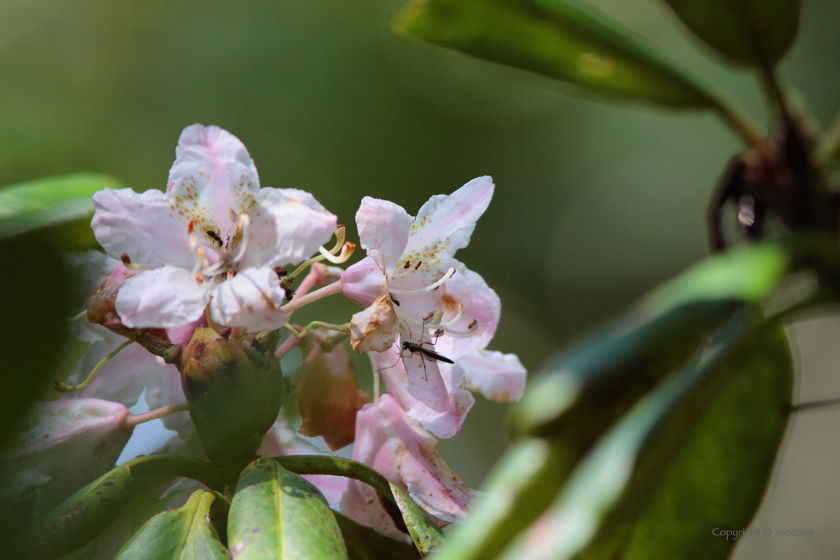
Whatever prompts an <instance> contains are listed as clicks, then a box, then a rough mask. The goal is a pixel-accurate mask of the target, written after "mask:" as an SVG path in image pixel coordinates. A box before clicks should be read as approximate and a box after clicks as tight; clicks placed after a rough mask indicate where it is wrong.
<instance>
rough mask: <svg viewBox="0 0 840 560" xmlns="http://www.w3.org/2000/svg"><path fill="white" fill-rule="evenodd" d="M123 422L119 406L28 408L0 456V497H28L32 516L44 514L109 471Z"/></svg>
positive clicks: (124, 433)
mask: <svg viewBox="0 0 840 560" xmlns="http://www.w3.org/2000/svg"><path fill="white" fill-rule="evenodd" d="M127 416H128V409H126V407H125V406H123V405H121V404H118V403H112V402H108V401H104V400H100V399H69V400H61V401H53V402H46V403H36V404H34V405H33V406H32V409H31V410H30V413H29V415H28V416H26V417H25V418H24V420H23V423H22V425H21V426H20V427H19V430H18V435H17V436H16V437H15V439H14V440H13V441H12V443H11V446H7V447H6V448H5V449H4V450H3V453H2V454H0V463H2V465H3V476H0V493H2V494H3V495H4V496H7V497H8V496H9V495H10V494H15V493H17V494H22V493H24V492H26V493H30V492H31V498H33V503H32V507H33V508H34V509H35V511H34V512H32V513H33V515H38V514H41V513H45V512H46V511H48V510H49V509H50V508H51V507H53V506H55V505H57V504H58V503H60V502H61V501H62V500H64V499H65V498H67V497H68V496H70V495H71V494H72V493H73V492H75V491H76V490H79V489H80V488H82V487H83V486H84V485H85V484H87V483H88V482H90V481H92V480H94V479H95V478H97V477H98V476H100V475H102V474H104V473H105V472H107V471H108V470H110V469H111V468H113V466H114V462H116V460H117V457H119V455H120V452H121V451H122V449H123V447H125V444H126V443H127V442H128V439H129V437H131V433H132V428H130V427H128V426H125V425H124V421H125V419H126V417H127ZM10 473H15V474H10Z"/></svg>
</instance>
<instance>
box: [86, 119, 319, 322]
mask: <svg viewBox="0 0 840 560" xmlns="http://www.w3.org/2000/svg"><path fill="white" fill-rule="evenodd" d="M175 154H176V159H175V163H174V164H173V165H172V169H171V170H170V172H169V182H168V185H167V188H166V192H165V193H164V192H160V191H157V190H149V191H146V192H144V193H142V194H138V193H135V192H134V191H132V190H131V189H121V190H111V189H106V190H104V191H101V192H98V193H96V194H95V195H94V197H93V202H94V207H95V213H94V217H93V221H92V223H91V227H92V228H93V231H94V234H95V235H96V239H97V241H99V243H100V245H102V247H103V248H104V249H105V251H106V252H107V253H108V254H109V255H110V256H112V257H114V258H121V259H122V260H123V261H124V262H126V263H129V262H130V263H131V265H132V266H133V267H135V268H136V267H140V268H142V270H139V271H138V272H137V273H136V274H135V275H134V276H132V277H131V278H128V279H127V280H126V281H125V284H124V285H123V286H122V287H121V289H120V291H119V294H118V295H117V299H116V310H117V313H118V314H119V316H120V319H121V320H122V323H123V324H124V325H125V326H127V327H140V328H144V327H161V328H169V327H177V326H180V325H184V324H186V323H189V322H191V321H195V320H196V319H198V318H199V317H200V316H201V315H202V314H203V313H204V311H205V308H207V307H208V305H209V312H210V315H211V317H212V319H213V320H214V321H215V322H217V323H218V324H221V325H227V326H238V327H246V328H248V329H251V330H271V329H276V328H279V327H281V326H283V325H284V324H285V323H286V322H287V321H288V317H286V315H285V314H284V313H282V312H281V311H279V309H278V307H279V306H280V305H281V304H282V303H283V300H284V296H285V292H284V290H283V289H282V287H281V286H280V282H279V278H278V275H277V273H276V272H275V270H274V269H275V268H277V267H285V266H287V265H290V264H296V263H300V262H302V261H304V260H306V259H307V258H308V257H309V256H311V255H312V254H313V253H315V252H316V251H317V250H318V247H319V246H320V245H322V244H324V243H326V242H327V241H328V240H329V238H330V237H331V236H332V234H333V232H334V230H335V227H336V217H335V216H334V215H333V214H331V213H329V212H327V211H326V210H325V209H324V207H323V206H321V204H319V203H318V202H317V201H316V200H315V198H314V197H313V196H312V195H310V194H309V193H306V192H303V191H300V190H296V189H275V188H271V187H265V188H260V183H259V177H258V175H257V169H256V167H254V162H253V160H252V159H251V157H250V155H249V154H248V151H247V150H246V149H245V146H244V145H243V144H242V142H240V141H239V139H238V138H236V137H235V136H233V135H232V134H230V133H229V132H227V131H225V130H222V129H220V128H218V127H216V126H210V127H204V126H202V125H199V124H196V125H192V126H190V127H187V128H186V129H184V131H183V132H182V133H181V137H180V139H179V140H178V147H177V148H176V150H175Z"/></svg>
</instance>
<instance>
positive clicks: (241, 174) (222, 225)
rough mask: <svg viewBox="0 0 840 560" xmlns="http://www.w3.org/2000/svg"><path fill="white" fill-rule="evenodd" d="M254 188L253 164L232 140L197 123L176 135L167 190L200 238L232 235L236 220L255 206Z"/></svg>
mask: <svg viewBox="0 0 840 560" xmlns="http://www.w3.org/2000/svg"><path fill="white" fill-rule="evenodd" d="M259 188H260V179H259V176H258V175H257V168H256V167H254V161H253V160H252V159H251V156H250V155H249V154H248V150H247V149H246V148H245V145H244V144H242V142H241V141H240V140H239V139H238V138H237V137H236V136H234V135H233V134H231V133H230V132H228V131H226V130H222V129H221V128H219V127H218V126H207V127H205V126H204V125H201V124H194V125H192V126H188V127H187V128H185V129H184V130H183V131H182V132H181V137H180V138H178V146H177V147H176V148H175V163H173V164H172V169H170V171H169V184H168V186H167V189H166V190H167V192H168V193H169V194H171V195H172V200H173V201H174V203H175V204H174V205H175V208H176V210H177V211H178V212H179V215H181V216H182V217H183V218H184V219H186V221H190V220H192V221H193V222H194V225H195V230H196V231H197V232H198V233H199V234H201V235H203V236H207V231H208V230H212V231H214V232H216V234H218V235H219V236H220V237H221V238H222V239H225V238H226V236H228V235H230V236H233V233H234V228H235V227H236V219H237V217H238V216H239V214H247V213H248V212H249V210H250V209H251V208H252V207H253V206H254V205H255V204H256V203H257V192H258V191H259ZM205 241H208V242H211V243H212V241H213V239H212V238H211V237H210V236H207V239H205Z"/></svg>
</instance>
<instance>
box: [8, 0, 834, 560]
mask: <svg viewBox="0 0 840 560" xmlns="http://www.w3.org/2000/svg"><path fill="white" fill-rule="evenodd" d="M591 1H592V3H594V4H597V5H598V6H599V7H602V8H605V9H606V10H607V11H609V12H610V13H611V14H612V15H614V16H615V17H617V18H618V19H620V20H621V21H622V22H624V23H625V24H627V25H628V26H630V27H632V28H634V29H635V30H637V31H638V32H640V33H641V34H643V35H644V36H646V37H647V38H648V39H649V40H650V41H651V42H653V43H655V44H657V45H658V46H660V47H663V48H664V49H665V50H666V51H667V52H668V54H669V55H670V57H671V58H672V59H674V60H676V61H678V62H680V63H682V64H684V65H685V66H687V67H688V68H689V69H690V71H692V72H693V73H694V74H696V75H697V76H699V77H700V78H701V79H702V80H703V81H705V82H706V83H708V84H710V85H711V87H712V90H713V91H716V92H718V93H721V94H723V95H724V96H725V97H726V98H728V99H732V100H735V101H736V102H738V103H739V104H741V105H742V106H743V107H745V108H746V109H747V110H748V112H750V113H751V114H752V115H753V116H754V117H755V118H756V119H757V120H759V121H761V117H762V115H763V113H764V105H763V101H762V98H761V94H760V92H759V90H758V88H757V86H756V82H755V81H754V80H753V78H752V76H750V75H749V74H746V73H741V72H736V71H734V70H729V69H727V68H724V67H723V66H722V65H720V64H719V62H718V61H717V60H715V59H714V58H713V57H711V56H709V55H707V54H706V53H705V52H704V51H703V50H702V49H701V48H699V47H698V46H697V45H696V44H695V43H694V42H693V41H692V40H691V39H690V38H689V37H687V36H686V35H685V34H684V33H683V32H682V30H681V29H680V28H679V25H678V24H677V23H676V22H675V20H674V19H673V18H672V17H671V16H670V14H668V13H667V12H666V10H665V9H663V7H662V5H660V4H659V3H657V2H654V1H653V0H591ZM400 4H401V1H400V0H374V1H370V2H358V3H352V4H350V3H347V2H342V1H339V0H323V1H321V2H279V1H265V0H247V1H243V2H237V3H233V2H226V1H221V0H209V1H202V2H198V1H195V0H193V1H184V2H177V3H176V2H163V1H159V0H123V1H119V2H114V1H111V0H3V1H2V2H0V146H2V149H0V185H7V184H14V183H18V182H21V181H26V180H30V179H35V178H39V177H43V176H47V175H54V174H63V173H69V172H73V171H97V172H103V173H108V174H111V175H113V176H115V177H117V178H118V179H120V180H122V181H124V182H125V183H126V184H128V185H130V186H132V187H133V188H134V189H135V190H138V191H141V190H145V189H149V188H163V187H164V186H165V184H166V178H167V172H168V170H169V167H170V165H171V164H172V161H173V159H174V148H175V144H176V141H177V138H178V135H179V133H180V131H181V129H182V128H184V127H185V126H187V125H189V124H192V123H194V122H201V123H204V124H217V125H219V126H221V127H223V128H226V129H228V130H230V131H231V132H232V133H234V134H235V135H237V136H238V137H239V138H240V139H242V141H243V142H244V143H245V145H246V146H247V147H248V149H249V150H250V152H251V155H252V156H253V158H254V160H255V162H256V165H257V168H258V169H259V172H260V177H261V180H262V184H263V185H264V186H275V187H296V188H300V189H304V190H307V191H310V192H312V193H313V194H315V196H316V197H317V198H318V200H319V201H321V202H322V203H323V204H325V205H326V206H327V207H328V208H329V209H330V210H331V211H333V212H334V213H336V214H337V215H338V216H339V220H340V221H341V222H343V223H345V224H347V225H351V224H353V217H354V214H355V211H356V209H357V207H358V204H359V201H360V199H361V198H362V197H363V196H365V195H371V196H375V197H380V198H386V199H389V200H393V201H395V202H397V203H399V204H401V205H403V206H404V207H405V208H406V209H407V210H408V211H409V212H410V213H414V212H416V210H417V209H418V208H419V206H420V205H421V204H422V203H423V202H424V201H425V200H426V199H427V198H428V197H429V196H430V195H432V194H437V193H449V192H451V191H453V190H455V189H456V188H458V187H460V186H461V185H462V184H464V183H465V182H466V181H468V180H469V179H472V178H474V177H477V176H479V175H485V174H489V175H492V176H493V178H494V180H495V183H496V186H497V188H496V194H495V198H494V200H493V203H492V204H491V206H490V209H489V210H488V211H487V214H486V215H485V216H484V218H482V220H481V221H480V222H479V224H478V227H477V229H476V231H475V233H474V235H473V239H472V243H471V245H470V247H468V248H467V249H466V250H464V251H462V253H459V257H460V258H461V260H463V261H464V262H466V264H467V265H468V266H469V267H470V268H472V269H474V270H476V271H478V272H479V273H481V274H482V275H483V276H484V277H485V279H486V280H487V282H488V283H489V284H490V285H491V286H492V287H493V288H495V289H496V291H497V292H498V293H499V295H500V296H501V298H502V302H503V314H502V323H501V325H500V328H499V332H498V335H497V337H496V339H495V341H494V343H493V345H492V348H493V349H497V350H502V351H505V352H515V353H517V354H518V355H519V356H520V358H521V359H522V361H523V363H524V364H525V365H526V367H528V368H529V371H536V370H538V368H539V366H540V364H542V363H543V362H544V360H545V359H546V358H547V357H548V356H549V355H550V354H551V353H553V352H556V351H557V350H558V349H560V348H561V347H562V346H563V345H564V344H565V343H568V342H569V341H570V339H572V338H573V337H574V336H575V335H577V334H579V333H581V332H582V331H584V330H586V329H587V328H588V327H590V326H592V325H593V324H595V323H596V322H598V321H599V320H602V319H604V318H606V317H608V316H610V315H612V314H615V313H617V312H618V311H619V310H621V309H622V308H623V307H625V306H626V305H628V304H629V303H630V302H632V301H633V300H634V299H635V298H637V297H638V296H640V295H641V294H643V293H644V292H645V291H647V290H648V289H650V288H651V287H653V286H654V285H656V284H657V283H659V282H661V281H663V280H665V279H666V278H668V277H670V276H672V275H673V274H675V273H676V272H678V271H680V270H682V269H683V268H685V267H686V266H687V265H689V264H690V263H692V262H694V261H696V260H698V259H700V258H702V257H703V256H704V255H706V254H707V253H708V249H707V243H706V233H705V224H704V215H705V207H706V202H707V199H708V197H709V193H710V190H711V188H712V186H713V184H714V182H715V180H716V178H717V176H718V175H719V173H720V172H721V170H722V168H723V166H724V164H725V162H726V161H727V159H728V158H729V157H730V156H732V155H733V154H734V153H735V152H736V151H737V150H739V149H740V143H739V141H738V139H737V138H736V137H735V136H734V135H733V134H732V133H731V132H730V131H729V130H728V129H727V128H726V127H725V126H724V125H723V124H721V123H720V122H719V121H718V120H716V119H715V118H714V116H712V115H711V114H708V113H679V112H671V111H664V110H659V109H651V108H645V107H642V108H641V109H640V108H638V107H636V106H633V105H630V104H624V103H614V102H610V103H609V104H601V103H600V102H599V101H601V100H599V99H597V98H592V99H588V100H581V99H576V98H573V97H569V96H567V95H565V94H564V89H563V88H562V87H561V86H557V85H556V84H553V83H551V82H549V81H548V80H544V79H542V78H538V77H534V76H530V75H526V74H523V73H519V72H516V71H513V70H509V69H504V68H499V67H496V66H493V65H490V64H486V63H481V62H477V61H475V60H472V59H468V58H466V57H464V56H461V55H458V54H455V53H451V52H447V51H443V50H439V49H435V48H432V47H427V46H425V45H418V44H409V43H406V42H404V41H402V40H400V39H398V38H396V37H394V36H393V35H391V34H390V33H389V32H388V30H387V23H388V20H389V18H390V17H391V16H392V15H393V13H394V12H395V11H396V10H397V9H398V7H399V6H400ZM804 4H805V5H804V14H803V21H802V26H801V34H800V38H799V39H798V41H797V43H796V45H795V46H794V48H793V51H792V53H791V54H790V56H789V57H788V58H787V59H786V61H785V62H784V63H783V66H782V76H783V77H784V78H785V79H786V80H788V81H789V82H790V83H791V84H792V85H794V86H795V87H796V88H797V90H798V91H799V93H800V94H801V96H802V99H803V100H805V101H804V103H806V105H807V110H808V111H809V112H810V113H811V114H812V116H813V117H814V119H815V122H817V123H820V124H821V125H822V126H825V124H826V123H827V122H828V121H829V120H830V119H831V117H832V115H833V112H834V111H835V110H836V109H837V108H838V106H840V95H838V92H837V88H838V84H840V33H838V32H837V28H838V24H840V3H838V2H836V1H832V0H807V1H806V2H805V3H804ZM350 229H351V230H352V229H354V228H350ZM354 237H355V232H352V234H351V240H352V239H354ZM320 309H321V312H320V313H316V314H317V315H318V318H321V319H326V320H330V319H335V320H341V319H342V318H344V320H346V313H347V312H353V311H355V310H354V309H353V308H352V307H350V306H347V307H344V308H341V309H338V310H336V309H335V308H331V307H330V305H329V304H327V303H326V302H325V303H324V305H323V306H322V307H321V308H320ZM814 325H817V327H815V326H814ZM832 329H833V330H832ZM800 331H801V333H804V335H803V336H800V347H801V349H802V353H803V356H810V355H811V354H809V352H810V353H813V352H815V351H819V350H821V349H824V347H825V346H826V345H827V344H829V345H830V344H831V342H830V341H832V340H836V339H837V338H836V336H835V335H836V334H837V332H838V329H837V327H836V323H832V322H826V321H822V322H819V323H815V322H811V323H809V324H808V325H806V326H805V327H804V328H803V329H800ZM827 333H828V334H827ZM832 337H833V338H832ZM826 341H828V342H826ZM837 358H838V359H837V360H833V361H831V360H827V359H825V357H824V356H823V357H820V358H814V360H815V361H813V364H812V363H811V362H808V361H807V359H806V360H804V367H805V368H806V369H805V372H804V374H803V376H802V382H801V385H800V396H801V398H803V399H804V400H808V399H816V398H827V397H832V396H836V395H837V394H840V383H838V382H836V381H833V380H832V379H831V377H832V376H831V375H830V372H836V371H837V369H838V368H837V364H838V363H840V357H837ZM820 360H823V361H820ZM809 364H812V365H809ZM807 368H812V369H813V373H809V370H808V369H807ZM365 376H366V372H365V371H360V378H364V377H365ZM505 410H506V408H505V407H504V406H502V405H496V404H493V403H487V402H486V401H483V400H481V398H480V397H479V402H478V403H477V405H476V407H475V409H474V411H473V412H472V414H471V416H470V418H469V420H468V421H467V422H466V425H465V428H464V430H463V431H462V433H461V434H459V435H458V436H457V437H456V438H455V439H454V440H450V441H446V442H443V448H444V456H445V458H446V459H447V461H448V462H449V463H450V465H451V466H452V467H453V468H454V469H455V470H456V471H458V472H459V473H461V474H462V475H463V476H464V478H465V479H466V480H467V481H468V482H469V483H470V484H472V485H474V486H475V485H478V484H479V483H480V481H481V479H482V478H483V477H484V475H485V474H486V473H487V471H488V469H489V468H490V465H491V464H492V462H493V461H494V460H495V458H496V457H498V455H499V454H500V453H501V452H502V450H503V449H504V446H505V444H506V441H505V438H504V436H503V432H504V413H505ZM806 414H807V416H805V415H804V414H803V416H802V417H801V419H800V418H795V419H794V421H793V422H792V428H791V430H790V432H789V434H788V437H787V440H786V446H785V448H784V456H783V461H782V463H781V468H780V469H778V471H777V473H776V476H775V478H774V482H773V485H772V487H771V491H770V494H769V495H768V501H767V503H766V504H765V507H764V508H763V510H762V512H761V514H760V516H759V519H758V520H757V521H756V526H759V524H760V523H765V524H766V525H768V526H769V527H772V528H773V529H783V530H784V529H791V530H794V529H806V530H814V531H816V535H815V536H813V537H788V538H781V537H776V538H775V539H769V538H768V539H758V538H753V539H752V540H750V541H749V542H745V543H742V544H741V545H740V546H739V549H738V556H737V557H738V558H741V559H746V558H788V557H790V555H793V554H795V555H796V556H798V557H808V558H834V557H836V553H833V552H832V551H836V550H837V549H838V547H839V546H840V536H838V534H837V532H836V530H835V529H834V527H836V523H834V522H833V520H834V519H836V518H837V515H838V511H840V510H838V508H837V507H836V504H837V503H840V499H838V498H840V486H838V484H837V483H836V482H835V481H834V480H832V478H831V477H832V476H833V473H834V470H833V469H830V468H827V467H825V468H822V470H814V469H819V468H820V467H819V465H823V466H825V465H831V464H836V460H837V459H838V458H840V445H838V442H837V441H836V437H834V435H833V434H834V433H835V430H834V429H832V426H835V425H836V421H837V420H840V415H838V413H837V412H835V411H823V412H812V413H806ZM820 429H821V430H822V432H821V433H822V436H820V437H818V435H816V434H819V433H820V432H819V431H817V432H815V430H820ZM802 438H806V439H802ZM808 438H810V439H808ZM809 442H810V443H809ZM802 446H804V447H802ZM797 469H798V470H797ZM808 469H812V470H811V471H809V470H808ZM829 473H831V474H829ZM818 482H819V484H818ZM797 484H798V485H800V486H797ZM823 505H824V506H825V509H820V508H821V507H822V506H823ZM819 512H822V513H821V514H820V513H819ZM711 529H712V528H711V527H710V528H709V531H710V532H711Z"/></svg>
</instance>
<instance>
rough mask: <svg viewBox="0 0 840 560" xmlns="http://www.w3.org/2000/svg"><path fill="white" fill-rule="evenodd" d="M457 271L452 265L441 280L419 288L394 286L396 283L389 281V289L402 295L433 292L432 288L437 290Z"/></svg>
mask: <svg viewBox="0 0 840 560" xmlns="http://www.w3.org/2000/svg"><path fill="white" fill-rule="evenodd" d="M455 272H456V270H455V267H454V266H450V267H449V270H447V271H446V274H444V275H443V277H442V278H441V279H440V280H438V281H437V282H435V283H434V284H429V285H428V286H426V287H425V288H417V289H411V288H401V287H399V286H394V284H392V283H390V282H389V283H388V291H390V292H391V293H394V294H402V295H422V294H425V293H428V292H431V291H432V290H435V289H437V288H439V287H440V286H441V285H443V283H444V282H446V281H447V280H449V279H450V278H452V276H453V275H454V274H455Z"/></svg>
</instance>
